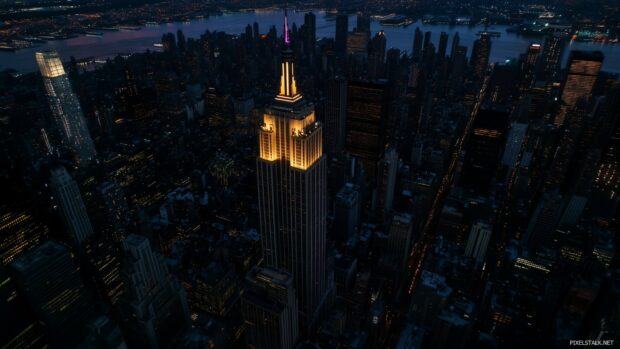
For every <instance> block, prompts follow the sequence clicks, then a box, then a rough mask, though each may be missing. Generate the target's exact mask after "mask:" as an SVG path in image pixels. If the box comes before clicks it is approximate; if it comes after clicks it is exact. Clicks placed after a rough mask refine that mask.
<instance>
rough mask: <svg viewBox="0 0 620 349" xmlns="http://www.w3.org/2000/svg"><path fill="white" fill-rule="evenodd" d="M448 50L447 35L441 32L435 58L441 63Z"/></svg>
mask: <svg viewBox="0 0 620 349" xmlns="http://www.w3.org/2000/svg"><path fill="white" fill-rule="evenodd" d="M447 50H448V33H446V32H441V34H440V35H439V46H438V48H437V58H438V59H439V60H440V61H443V60H444V59H445V58H446V52H447Z"/></svg>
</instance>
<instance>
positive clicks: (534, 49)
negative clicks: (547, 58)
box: [521, 44, 541, 90]
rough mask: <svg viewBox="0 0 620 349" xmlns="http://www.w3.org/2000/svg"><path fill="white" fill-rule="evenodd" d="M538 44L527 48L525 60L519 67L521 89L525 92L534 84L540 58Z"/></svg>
mask: <svg viewBox="0 0 620 349" xmlns="http://www.w3.org/2000/svg"><path fill="white" fill-rule="evenodd" d="M540 52H541V46H540V44H531V45H530V46H529V47H528V48H527V53H526V55H525V59H524V60H523V62H522V65H521V78H522V79H523V80H522V81H521V89H522V90H527V89H529V88H530V87H531V86H532V84H533V83H534V79H535V74H536V70H537V67H538V58H539V57H540Z"/></svg>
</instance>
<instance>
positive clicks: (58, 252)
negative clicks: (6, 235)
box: [10, 241, 95, 348]
mask: <svg viewBox="0 0 620 349" xmlns="http://www.w3.org/2000/svg"><path fill="white" fill-rule="evenodd" d="M10 268H11V271H12V274H13V275H14V277H15V281H16V283H17V285H18V287H19V289H20V291H21V293H22V294H23V295H24V296H25V298H26V300H27V301H28V304H29V305H30V307H31V308H32V310H33V311H34V313H35V316H36V317H37V319H38V320H39V321H40V322H41V323H42V324H43V327H44V329H45V333H46V335H47V336H48V337H49V338H50V341H51V342H52V344H53V345H54V346H55V347H58V348H71V347H74V346H75V345H76V344H77V343H78V342H79V341H80V340H81V336H82V334H83V333H84V331H85V324H86V322H87V321H88V320H90V319H91V318H92V317H93V316H94V315H95V309H94V306H95V303H94V299H93V296H92V294H91V293H90V292H88V291H87V290H86V288H85V286H84V284H83V283H82V280H80V276H79V272H78V269H77V267H76V265H75V263H74V262H73V259H72V258H71V254H70V253H69V250H68V249H67V247H65V246H64V245H62V244H60V243H58V242H55V241H48V242H46V243H44V244H43V245H41V246H39V247H37V248H34V249H32V250H28V251H27V252H25V253H24V254H22V255H21V256H19V257H18V258H16V259H15V260H14V261H13V263H11V264H10Z"/></svg>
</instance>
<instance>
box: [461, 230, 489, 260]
mask: <svg viewBox="0 0 620 349" xmlns="http://www.w3.org/2000/svg"><path fill="white" fill-rule="evenodd" d="M491 232H492V227H491V226H490V225H489V224H487V223H485V222H476V223H475V224H474V225H473V226H472V227H471V230H470V232H469V238H468V239H467V245H466V246H465V255H466V256H467V257H471V258H473V259H475V260H476V263H477V264H480V263H482V262H484V257H485V256H486V253H487V248H488V247H489V241H490V240H491Z"/></svg>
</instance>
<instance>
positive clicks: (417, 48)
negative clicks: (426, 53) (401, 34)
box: [411, 27, 422, 62]
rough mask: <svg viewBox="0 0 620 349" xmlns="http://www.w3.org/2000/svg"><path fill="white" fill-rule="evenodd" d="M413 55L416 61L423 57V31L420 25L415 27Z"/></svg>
mask: <svg viewBox="0 0 620 349" xmlns="http://www.w3.org/2000/svg"><path fill="white" fill-rule="evenodd" d="M411 56H412V57H413V60H414V61H418V62H419V61H420V59H422V31H421V30H420V27H416V28H415V34H414V36H413V48H412V50H411Z"/></svg>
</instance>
